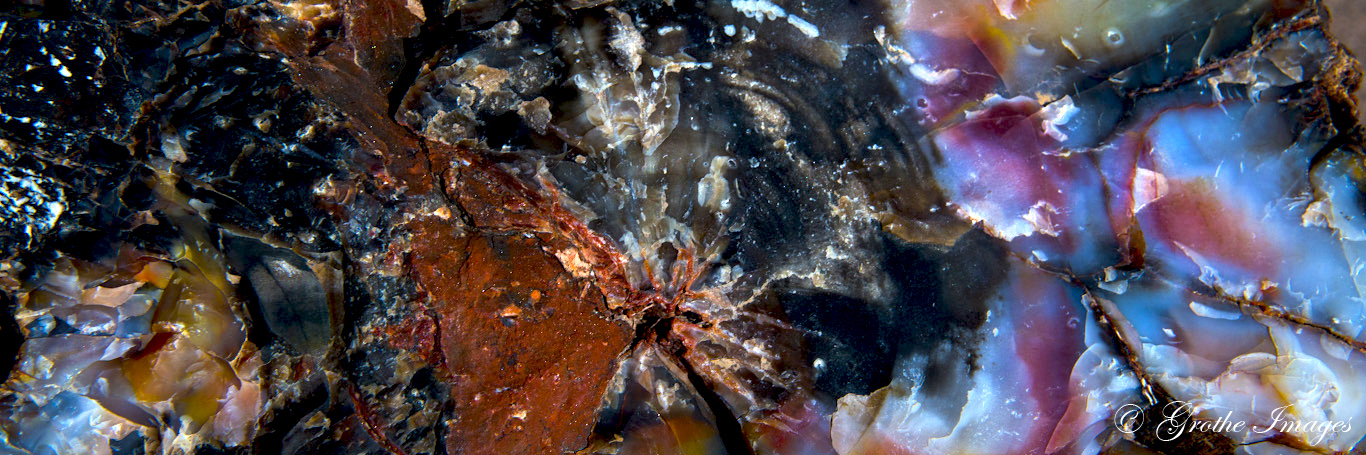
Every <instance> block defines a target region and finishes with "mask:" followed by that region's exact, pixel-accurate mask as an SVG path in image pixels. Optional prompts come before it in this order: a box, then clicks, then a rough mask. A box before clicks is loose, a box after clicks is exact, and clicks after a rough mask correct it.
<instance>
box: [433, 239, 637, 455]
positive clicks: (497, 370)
mask: <svg viewBox="0 0 1366 455" xmlns="http://www.w3.org/2000/svg"><path fill="white" fill-rule="evenodd" d="M415 225H417V226H418V227H419V228H418V231H417V232H415V233H414V238H415V240H414V245H413V247H414V248H413V253H412V257H411V259H412V263H411V265H412V270H413V278H414V279H416V280H417V282H418V284H419V286H421V288H422V289H424V290H425V291H426V292H427V293H428V294H429V295H430V302H431V306H432V310H433V311H434V312H436V313H437V314H438V315H439V317H440V336H441V347H442V351H443V352H444V354H445V359H446V364H447V367H448V369H449V371H450V376H451V382H452V384H451V386H452V387H451V394H452V396H451V401H452V403H453V404H454V406H455V419H454V420H453V421H452V422H450V424H449V426H448V430H449V433H448V434H447V439H446V441H447V447H448V449H449V450H450V453H453V454H455V453H459V454H499V455H503V454H549V453H561V452H564V451H574V450H577V449H580V448H582V445H583V444H584V442H585V441H587V439H588V432H589V431H590V430H591V426H592V424H593V419H594V416H595V410H596V409H597V407H598V405H599V402H600V400H601V399H602V396H603V392H604V391H605V390H606V388H607V386H608V384H609V383H610V381H611V379H612V375H613V373H614V372H615V371H614V370H615V365H616V362H617V358H618V356H619V355H620V354H621V353H622V351H623V350H624V349H626V347H627V346H628V345H629V344H630V342H631V339H632V336H633V334H632V332H631V331H630V330H629V329H628V328H627V327H626V326H625V325H622V324H617V323H613V322H609V321H608V320H607V319H605V318H604V315H602V314H600V311H602V310H603V305H604V299H603V296H602V294H601V293H600V292H599V291H598V290H597V287H596V286H593V285H592V284H591V283H589V282H587V281H585V280H581V279H577V278H574V277H573V276H572V275H570V274H569V273H568V272H566V271H565V270H564V268H563V267H562V266H561V265H560V263H559V261H558V260H557V259H556V258H555V257H554V256H551V255H550V254H549V253H547V252H545V250H543V249H542V244H543V241H542V239H541V238H539V237H537V236H529V235H524V234H502V233H499V234H488V233H471V234H466V235H461V234H459V233H457V232H456V231H455V229H453V228H454V226H452V225H450V224H447V223H442V222H426V223H415Z"/></svg>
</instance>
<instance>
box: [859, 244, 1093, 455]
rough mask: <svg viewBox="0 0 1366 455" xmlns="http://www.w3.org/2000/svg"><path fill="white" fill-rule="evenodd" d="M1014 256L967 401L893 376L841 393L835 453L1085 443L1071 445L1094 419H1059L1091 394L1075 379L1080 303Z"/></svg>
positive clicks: (919, 453) (1042, 449) (1080, 344)
mask: <svg viewBox="0 0 1366 455" xmlns="http://www.w3.org/2000/svg"><path fill="white" fill-rule="evenodd" d="M1015 264H1018V265H1017V266H1016V267H1015V268H1014V269H1013V271H1012V273H1011V277H1010V279H1009V281H1008V283H1007V284H1006V285H1005V286H1003V287H1002V288H1001V289H1000V290H999V291H998V293H997V294H996V295H995V296H994V297H993V298H992V299H991V302H992V303H991V311H992V313H991V315H990V316H988V320H987V322H986V325H985V326H984V327H983V328H982V329H981V332H980V336H981V337H982V341H981V342H980V344H979V345H978V348H977V354H978V356H977V357H976V358H977V369H976V370H975V371H973V372H972V373H971V374H970V376H969V377H968V378H964V380H967V381H970V382H971V385H970V388H969V390H968V391H967V397H966V404H965V405H962V406H961V409H960V408H959V407H958V406H956V405H955V404H954V400H955V398H954V397H951V396H935V395H932V394H929V393H926V392H922V391H920V390H919V389H918V387H911V390H906V389H905V388H904V386H903V387H902V388H897V386H896V385H895V384H894V385H893V386H891V387H888V388H886V389H882V390H879V391H878V392H875V393H874V394H873V396H870V397H858V396H852V395H851V396H848V397H845V399H843V400H841V401H840V410H839V411H838V412H837V413H836V415H835V418H834V432H835V433H834V440H835V442H836V447H837V448H838V449H839V450H840V452H841V453H843V454H845V455H850V454H885V453H897V454H907V455H911V454H914V455H932V454H956V453H1018V454H1043V453H1052V450H1053V449H1058V448H1060V447H1061V448H1063V450H1062V451H1063V452H1068V453H1070V452H1071V451H1072V449H1071V448H1073V447H1083V446H1085V444H1073V440H1075V439H1076V437H1075V436H1073V435H1078V434H1082V433H1083V432H1084V431H1083V430H1084V429H1085V428H1086V427H1090V426H1092V424H1093V423H1094V419H1087V418H1080V417H1077V416H1073V417H1072V418H1070V419H1067V420H1064V419H1063V418H1064V416H1065V415H1066V411H1067V409H1068V405H1069V403H1071V402H1072V401H1073V400H1074V399H1077V398H1078V397H1079V395H1082V394H1086V393H1088V391H1087V390H1086V389H1078V388H1077V387H1076V386H1077V385H1080V383H1078V382H1076V381H1074V380H1073V379H1072V376H1073V373H1072V372H1073V371H1074V366H1075V365H1076V364H1077V362H1078V359H1080V358H1081V354H1082V352H1083V351H1084V350H1085V349H1086V343H1085V337H1084V332H1085V324H1084V323H1082V321H1083V318H1084V317H1085V315H1086V314H1085V311H1084V310H1082V309H1081V308H1079V306H1078V302H1079V298H1078V296H1076V295H1073V292H1070V290H1069V289H1068V287H1067V286H1066V285H1065V284H1064V283H1063V282H1062V281H1060V280H1058V279H1057V278H1054V277H1052V276H1050V275H1048V274H1045V273H1043V272H1040V271H1038V270H1036V269H1033V268H1031V267H1028V266H1023V264H1019V263H1015ZM879 399H880V403H879V402H878V400H879ZM941 401H943V402H941ZM1055 434H1060V435H1062V436H1061V437H1055V436H1054V435H1055ZM1055 439H1058V440H1059V441H1054V440H1055ZM1050 441H1053V442H1054V443H1053V444H1052V445H1050Z"/></svg>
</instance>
